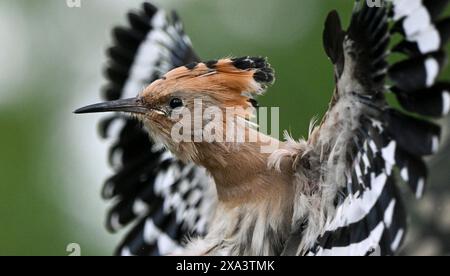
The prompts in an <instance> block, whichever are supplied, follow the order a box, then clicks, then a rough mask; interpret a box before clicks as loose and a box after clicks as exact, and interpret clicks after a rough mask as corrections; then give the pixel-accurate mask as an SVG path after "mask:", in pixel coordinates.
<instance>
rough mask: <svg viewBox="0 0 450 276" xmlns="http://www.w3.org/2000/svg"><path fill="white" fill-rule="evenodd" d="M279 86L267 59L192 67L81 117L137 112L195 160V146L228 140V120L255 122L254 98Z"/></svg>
mask: <svg viewBox="0 0 450 276" xmlns="http://www.w3.org/2000/svg"><path fill="white" fill-rule="evenodd" d="M273 81H274V73H273V70H272V68H271V67H270V65H269V64H268V63H267V60H266V59H265V58H260V57H242V58H226V59H220V60H217V61H208V62H204V63H191V64H188V65H185V66H182V67H178V68H175V69H173V70H171V71H169V72H168V73H167V74H165V75H164V76H163V77H162V78H160V79H158V80H156V81H154V82H153V83H151V84H150V85H149V86H147V87H146V88H145V89H144V90H143V91H142V92H141V93H139V95H138V96H137V97H135V98H131V99H121V100H117V101H110V102H104V103H99V104H94V105H89V106H86V107H83V108H80V109H78V110H76V111H75V113H93V112H111V111H118V112H126V113H131V114H132V115H134V116H136V117H137V118H138V119H139V120H140V121H142V122H143V124H144V125H145V126H146V127H147V129H148V130H149V133H150V135H151V136H152V137H153V138H154V139H156V140H158V141H159V142H162V143H163V144H164V145H165V146H167V147H168V148H169V149H170V150H171V151H173V152H175V153H179V155H182V151H183V147H185V148H184V150H185V153H186V152H188V155H193V154H195V149H194V148H192V145H193V144H195V143H202V142H204V141H205V140H206V141H210V142H213V140H212V139H211V135H212V136H214V137H215V138H217V137H222V138H224V133H225V129H226V128H227V124H228V123H227V118H229V117H234V118H241V119H244V120H246V119H248V118H249V117H251V116H252V114H253V111H254V108H255V107H256V101H255V100H254V97H255V96H257V95H259V94H262V93H263V92H264V91H265V89H266V87H267V85H268V84H270V83H272V82H273ZM206 129H208V130H209V132H208V133H209V136H208V134H205V133H206V131H205V130H206ZM174 136H177V137H174ZM180 138H181V139H180ZM187 146H189V147H190V148H189V149H188V148H186V147H187ZM191 159H192V158H191Z"/></svg>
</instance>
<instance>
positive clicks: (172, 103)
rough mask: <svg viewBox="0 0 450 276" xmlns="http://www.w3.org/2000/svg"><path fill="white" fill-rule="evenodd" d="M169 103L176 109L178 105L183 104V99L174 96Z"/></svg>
mask: <svg viewBox="0 0 450 276" xmlns="http://www.w3.org/2000/svg"><path fill="white" fill-rule="evenodd" d="M169 105H170V107H171V108H172V109H175V108H177V107H181V106H183V101H182V100H181V99H179V98H173V99H171V100H170V103H169Z"/></svg>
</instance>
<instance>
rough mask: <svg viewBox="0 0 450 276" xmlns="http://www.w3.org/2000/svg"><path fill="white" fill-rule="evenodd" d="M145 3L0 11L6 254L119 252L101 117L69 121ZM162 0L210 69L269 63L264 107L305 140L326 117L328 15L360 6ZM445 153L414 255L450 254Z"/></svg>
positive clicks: (92, 96)
mask: <svg viewBox="0 0 450 276" xmlns="http://www.w3.org/2000/svg"><path fill="white" fill-rule="evenodd" d="M140 2H141V1H138V0H133V1H119V0H108V1H106V0H89V1H88V0H82V7H81V8H75V9H69V8H68V7H67V6H66V3H65V0H46V1H26V0H15V1H13V0H8V1H2V2H0V36H1V37H2V43H1V45H2V51H1V52H2V53H0V62H1V64H3V69H2V75H1V76H0V129H1V135H0V219H1V221H2V227H1V228H0V255H68V253H67V252H66V245H67V244H69V243H72V242H76V243H79V244H80V245H81V248H82V252H81V253H82V254H83V255H109V254H111V252H112V249H113V247H114V245H115V244H116V243H117V239H118V238H119V237H118V236H117V235H116V236H112V235H109V234H108V233H107V232H106V230H105V229H104V228H103V220H104V218H103V217H104V214H105V210H106V208H107V205H106V204H105V203H104V202H103V201H102V200H101V198H100V192H99V191H100V187H101V184H102V181H103V180H104V179H105V178H106V177H107V175H108V169H107V164H106V146H107V145H106V144H105V143H104V142H100V141H99V138H98V137H97V135H96V126H95V125H96V122H97V118H98V117H95V116H90V117H76V118H75V116H74V115H72V114H71V111H72V110H73V109H74V108H75V107H77V106H81V105H83V104H85V103H91V102H93V101H96V100H98V98H99V93H98V92H99V90H100V87H101V85H102V83H103V80H102V75H101V69H102V66H103V64H104V61H105V58H104V54H103V52H104V49H105V48H106V46H107V45H108V43H109V42H110V36H109V32H110V29H111V27H112V26H114V25H117V24H122V23H124V22H125V13H126V11H127V10H128V9H129V8H137V7H138V5H139V4H140ZM155 2H156V3H157V4H159V5H160V6H162V7H164V8H167V9H176V10H177V11H178V12H179V14H180V15H181V17H182V18H183V20H184V22H185V26H186V29H187V33H188V34H189V35H190V37H191V39H192V41H193V43H194V46H195V49H196V50H197V52H198V54H199V55H200V56H201V57H202V58H203V59H205V60H206V59H212V58H218V57H223V56H230V55H231V56H241V55H261V56H268V57H269V59H270V62H271V63H272V65H273V67H274V68H275V69H276V72H277V82H276V84H275V85H274V86H273V87H272V88H270V91H269V93H267V95H266V96H264V97H263V98H262V99H261V103H262V105H266V106H279V107H280V115H281V128H282V129H288V130H289V131H290V132H292V134H293V135H294V136H295V137H300V136H305V135H306V134H307V128H308V124H309V121H310V119H311V118H312V117H313V116H320V115H322V114H323V113H324V111H325V110H326V108H327V106H328V100H329V98H330V95H331V93H332V90H333V75H332V66H331V64H330V63H329V62H328V60H327V58H326V56H325V55H324V52H323V50H322V26H323V22H324V20H325V17H326V15H327V13H328V12H329V11H330V10H332V9H337V10H338V11H339V12H340V14H341V16H342V18H343V19H344V23H345V24H347V23H348V19H349V17H350V13H351V10H352V5H353V1H350V0H346V1H330V0H320V1H318V0H301V1H298V0H278V1H275V0H245V1H242V0H228V1H220V0H208V1H207V0H171V1H163V0H160V1H155ZM447 13H448V12H447ZM449 49H450V48H449ZM444 75H445V76H447V77H449V76H450V71H449V69H447V70H446V71H445V73H444ZM446 124H447V125H448V122H447V123H446ZM447 148H448V149H446V150H445V151H444V152H443V154H442V155H441V156H440V157H438V158H439V159H435V160H434V161H432V163H431V164H432V171H431V175H432V182H434V183H433V185H432V186H431V188H430V189H429V191H428V192H429V193H428V195H427V197H426V198H425V200H424V201H423V202H422V203H420V204H412V205H414V206H421V207H420V208H419V209H420V210H418V211H417V212H415V213H414V215H413V216H412V222H413V231H412V234H411V235H413V236H412V238H413V239H415V240H424V241H429V242H428V243H427V244H425V245H423V246H424V247H425V249H421V248H408V247H406V250H410V251H409V252H408V251H407V252H406V253H413V254H442V253H444V252H445V253H449V252H450V245H449V239H450V238H449V235H448V234H449V233H450V231H449V228H448V225H447V228H445V227H442V226H440V225H441V224H440V220H441V219H440V218H439V217H438V218H433V220H432V221H431V220H430V216H429V214H430V213H431V214H436V215H437V214H438V213H440V214H441V213H443V216H444V217H448V215H447V216H446V214H448V211H449V209H450V207H449V206H447V205H449V202H450V198H449V195H450V194H449V184H450V183H448V182H449V181H448V180H449V179H450V175H449V172H448V164H450V160H449V158H447V157H446V156H450V155H449V154H448V153H449V152H450V147H447ZM430 201H431V202H430ZM436 202H437V203H438V204H439V205H436ZM422 205H426V206H425V207H423V206H422ZM414 208H415V207H414ZM410 209H413V207H411V208H410ZM421 210H422V211H421ZM423 210H425V211H423ZM426 210H428V211H426ZM447 220H448V219H447ZM447 223H448V222H447ZM431 226H432V227H431ZM433 231H434V232H433ZM438 232H439V233H438ZM425 237H426V238H425ZM430 244H431V245H436V244H438V247H437V248H436V246H435V247H433V249H430V248H431V247H430ZM415 246H416V247H417V246H418V244H417V243H416V244H415ZM421 250H422V251H421ZM427 250H428V251H427Z"/></svg>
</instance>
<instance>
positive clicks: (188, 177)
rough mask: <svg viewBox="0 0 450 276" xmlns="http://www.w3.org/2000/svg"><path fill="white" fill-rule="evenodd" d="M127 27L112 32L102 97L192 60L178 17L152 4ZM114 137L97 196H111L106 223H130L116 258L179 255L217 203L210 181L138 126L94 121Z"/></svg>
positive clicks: (128, 90)
mask: <svg viewBox="0 0 450 276" xmlns="http://www.w3.org/2000/svg"><path fill="white" fill-rule="evenodd" d="M128 21H129V26H127V27H118V28H115V29H114V31H113V38H114V44H113V46H112V47H110V48H109V49H108V56H109V63H108V65H107V68H106V77H107V79H108V85H107V86H106V87H105V89H104V98H105V99H106V100H117V99H120V98H129V97H134V96H136V95H137V94H138V93H139V92H140V91H141V90H142V89H143V88H144V87H145V86H147V85H148V84H150V83H151V82H153V81H154V80H155V79H158V78H159V77H160V76H162V75H163V74H165V73H166V72H167V71H169V70H171V69H172V68H175V67H178V66H182V65H184V64H187V63H190V62H193V61H197V57H196V55H195V53H194V52H193V50H192V47H191V43H190V41H189V38H188V37H187V36H186V35H185V34H184V31H183V26H182V24H181V22H180V21H179V19H178V17H177V16H176V14H174V13H173V14H167V13H166V12H165V11H163V10H158V9H157V8H156V7H154V6H152V5H151V4H148V3H144V5H143V6H142V9H141V10H139V11H136V12H131V13H129V14H128ZM100 129H101V133H102V136H103V137H105V138H106V137H109V138H110V139H113V143H112V146H111V149H110V163H111V166H112V167H113V169H114V175H113V176H112V177H110V178H109V179H108V180H107V181H106V183H105V185H104V188H103V192H102V195H103V197H104V198H105V199H111V200H113V202H114V206H113V207H112V208H111V209H110V211H109V213H108V216H107V221H106V225H107V228H108V229H109V230H110V231H112V232H116V231H118V230H120V229H122V228H123V227H125V226H127V225H129V224H132V226H131V227H132V229H131V231H130V232H129V233H128V234H127V236H126V238H125V239H124V240H123V242H122V243H121V244H120V246H119V247H118V248H117V251H116V254H118V255H166V254H172V253H175V252H177V250H178V249H180V248H181V247H182V244H183V241H184V239H185V238H186V236H187V235H192V236H196V235H203V234H205V232H206V229H207V225H208V220H209V212H210V210H211V206H212V205H213V204H215V199H214V194H213V193H212V191H211V196H208V193H209V192H210V191H209V189H210V187H212V185H210V182H211V179H210V178H209V177H208V176H207V175H206V172H205V171H204V170H203V169H201V168H199V167H197V166H194V165H193V164H187V165H186V164H183V163H181V162H180V161H179V160H177V159H176V158H175V157H174V156H172V155H171V154H170V152H168V151H167V150H166V149H164V148H163V147H162V146H161V145H158V144H155V143H154V142H153V141H152V140H150V138H149V136H148V133H147V132H146V131H144V129H143V128H142V126H141V124H140V123H139V122H138V121H137V120H135V119H133V118H130V117H127V116H125V115H121V114H115V115H113V116H112V117H109V118H107V119H104V120H103V121H102V122H101V124H100Z"/></svg>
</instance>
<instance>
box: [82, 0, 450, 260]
mask: <svg viewBox="0 0 450 276" xmlns="http://www.w3.org/2000/svg"><path fill="white" fill-rule="evenodd" d="M372 2H373V1H372ZM447 3H448V1H447V0H417V1H411V0H393V1H382V2H381V4H382V5H381V6H375V7H371V6H370V5H369V3H368V2H367V1H359V0H356V1H355V7H354V11H353V14H352V17H351V22H350V25H349V27H348V29H347V30H344V29H343V28H342V26H341V22H340V18H339V15H338V13H337V12H336V11H333V12H331V13H330V14H329V15H328V18H327V19H326V22H325V29H324V33H323V43H324V48H325V52H326V54H327V56H328V57H329V59H330V60H331V62H332V63H333V65H334V76H335V82H336V86H335V90H334V93H333V95H332V100H331V103H330V105H329V109H328V111H327V113H326V114H325V116H324V117H323V120H322V121H321V122H320V124H318V125H317V126H314V127H313V128H312V129H311V131H310V134H309V137H308V139H301V140H298V141H297V140H294V139H293V138H291V137H289V136H286V139H285V141H278V140H276V139H275V138H271V137H268V136H266V135H264V134H262V133H259V132H258V129H257V128H256V129H255V128H254V127H252V126H251V124H247V123H246V122H248V118H249V116H250V115H251V113H252V112H253V111H254V109H255V108H256V107H257V104H256V100H255V98H256V97H257V96H258V95H260V94H262V93H263V92H264V91H265V90H266V88H267V87H268V85H270V84H271V83H272V82H273V81H274V79H275V76H274V71H273V70H272V68H271V66H270V65H269V63H268V62H267V60H266V58H261V57H242V58H223V59H219V60H212V61H207V62H200V60H199V58H198V57H197V54H196V53H195V52H194V50H193V48H192V45H191V42H190V40H189V38H188V37H187V36H186V34H185V33H184V30H183V26H182V23H181V22H180V20H179V18H178V16H177V15H176V14H175V13H171V14H168V13H166V12H165V11H163V10H159V9H157V8H156V7H154V6H153V5H151V4H149V3H145V4H143V6H142V9H141V10H139V11H137V12H132V13H129V15H128V19H129V24H130V25H129V26H127V27H119V28H116V29H114V32H113V36H114V43H115V44H114V46H112V47H111V48H109V50H108V55H109V65H108V68H107V70H106V76H107V78H108V81H109V84H108V85H107V87H106V89H105V93H104V97H105V99H106V100H107V101H106V102H104V103H100V104H94V105H90V106H87V107H84V108H81V109H78V110H76V111H75V112H76V113H91V112H115V113H113V114H114V115H112V116H111V117H108V118H106V119H104V120H103V121H102V122H101V125H100V126H101V134H102V136H103V137H112V138H114V137H115V136H114V135H117V137H115V139H116V140H115V142H114V144H113V146H112V147H111V152H110V162H111V163H112V165H113V168H114V170H115V174H114V175H113V176H112V177H111V178H109V179H108V180H107V181H106V183H105V185H104V189H103V192H102V195H103V197H104V198H105V199H113V200H114V206H113V207H112V208H111V210H110V211H109V213H108V217H107V228H108V229H109V230H110V231H112V232H116V231H119V230H120V229H122V228H123V227H125V226H127V225H130V224H132V223H133V227H132V230H131V231H130V232H129V233H128V234H127V236H126V238H125V239H124V240H123V242H122V243H121V244H120V245H119V246H118V248H117V251H116V254H118V255H169V254H184V255H392V254H395V253H396V252H398V250H399V248H400V246H401V244H402V241H403V239H404V237H405V233H406V226H407V225H406V213H405V210H404V207H403V205H402V199H401V197H400V194H399V191H398V185H404V184H406V185H408V186H409V187H410V188H411V189H412V191H413V192H414V193H415V195H416V196H417V198H420V197H421V196H422V195H423V193H424V190H425V183H426V178H427V168H426V165H425V163H424V161H423V157H424V156H429V155H432V154H434V153H436V151H437V150H438V147H439V143H440V134H441V133H440V132H441V130H440V127H439V125H437V124H436V123H433V122H432V119H434V118H439V117H442V116H444V115H446V114H448V113H449V111H450V84H449V83H448V82H439V81H437V78H438V76H439V74H440V72H441V70H442V68H443V67H444V63H445V52H444V50H443V46H444V45H445V43H446V42H447V40H448V38H449V36H450V18H445V19H442V18H441V17H442V16H441V12H442V11H443V10H444V8H445V7H446V5H447ZM394 34H398V35H399V36H400V37H401V38H402V39H401V40H400V42H399V43H398V44H396V45H395V46H393V47H391V43H390V39H391V37H392V36H393V35H394ZM392 53H396V54H401V55H402V56H403V58H402V59H401V60H400V61H398V62H396V63H393V64H392V63H389V62H388V61H387V58H388V57H389V56H390V55H391V54H392ZM142 87H145V89H144V90H142ZM141 90H142V91H141ZM387 93H393V94H394V95H395V96H396V98H397V99H398V103H399V105H400V106H401V109H399V108H394V107H392V106H390V105H389V103H388V102H387V100H386V94H387ZM136 95H137V96H136ZM198 99H200V100H202V103H203V105H202V110H204V109H207V108H208V107H217V108H218V109H217V111H218V112H223V113H225V110H228V109H231V110H233V112H234V113H233V114H232V115H233V116H236V117H238V118H240V119H241V120H240V121H241V122H243V123H241V124H239V123H238V124H237V125H238V127H240V128H242V130H243V131H244V136H247V135H250V134H255V133H256V134H260V136H258V137H261V139H260V138H258V139H257V140H256V141H252V142H248V141H244V142H228V141H216V140H214V141H205V140H203V141H195V139H191V140H189V139H188V140H181V141H178V140H176V139H174V138H173V133H172V130H173V128H174V127H175V126H176V125H179V124H180V123H181V125H183V124H185V123H186V124H187V123H191V122H192V120H194V119H199V120H202V122H203V123H204V124H203V126H205V125H207V123H210V122H211V120H210V119H205V118H191V120H186V121H184V122H181V119H179V120H177V119H176V118H175V117H174V116H172V115H173V114H174V113H175V112H177V111H179V110H182V109H183V110H188V111H191V112H192V111H193V109H194V108H195V101H196V100H198ZM130 114H131V115H132V116H129V115H130ZM194 117H195V116H194ZM221 122H222V121H221ZM223 122H224V124H223V126H222V127H221V128H218V129H217V128H216V131H217V133H218V134H219V136H223V135H225V133H226V130H227V128H228V129H229V128H231V126H230V125H229V123H228V122H225V120H223ZM218 125H219V124H217V125H215V126H216V127H217V126H218ZM114 129H115V130H116V132H115V133H113V130H114ZM117 130H118V132H117ZM199 130H200V131H204V129H202V128H200V129H194V131H193V133H194V132H198V131H199ZM193 133H191V134H189V135H190V136H189V137H188V138H192V136H194V134H193ZM217 133H216V134H217ZM269 142H277V143H278V146H277V147H276V148H275V149H274V150H273V151H271V152H264V151H262V150H261V148H262V147H263V146H264V145H265V143H269Z"/></svg>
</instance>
